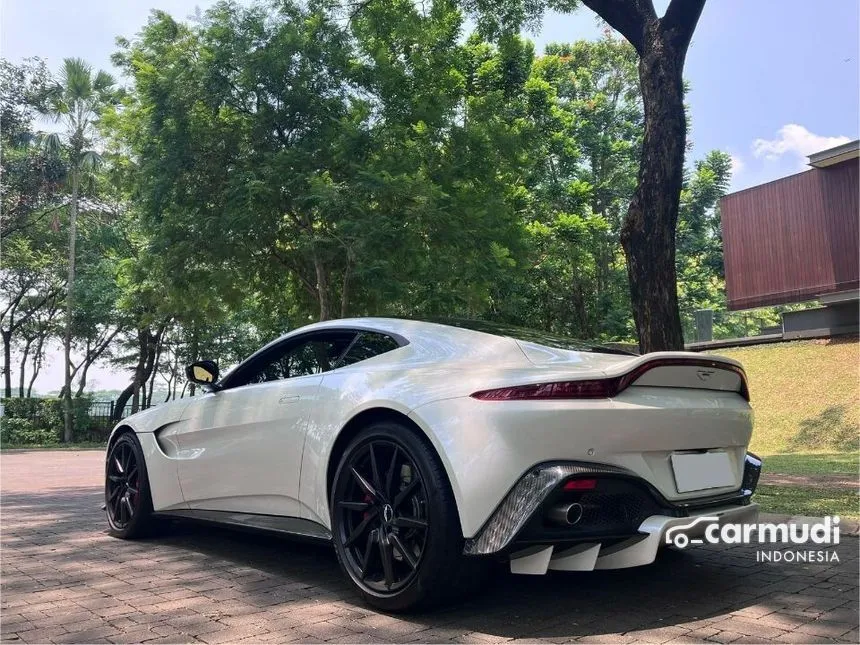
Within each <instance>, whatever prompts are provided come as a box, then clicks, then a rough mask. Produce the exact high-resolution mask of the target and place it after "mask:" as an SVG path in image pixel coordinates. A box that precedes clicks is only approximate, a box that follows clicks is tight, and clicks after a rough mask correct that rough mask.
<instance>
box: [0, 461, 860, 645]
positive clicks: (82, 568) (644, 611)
mask: <svg viewBox="0 0 860 645" xmlns="http://www.w3.org/2000/svg"><path fill="white" fill-rule="evenodd" d="M101 459H102V454H101V453H100V452H24V453H4V454H3V455H2V457H0V468H2V479H0V484H2V518H0V529H2V589H0V591H2V608H0V611H2V614H0V618H2V626H0V632H2V639H3V641H4V642H49V641H53V642H67V643H72V642H114V643H126V642H141V641H146V642H197V641H203V642H206V643H221V642H237V641H240V640H245V641H247V642H291V641H312V642H319V641H331V642H350V643H362V642H403V641H415V642H452V641H453V642H494V641H506V640H511V639H525V640H528V641H531V642H536V641H538V642H564V641H583V642H621V643H626V642H637V641H641V642H652V643H662V642H702V641H716V642H771V641H773V642H789V643H795V642H830V641H831V640H841V641H845V642H854V643H856V642H858V633H857V616H858V613H857V612H858V605H857V592H858V588H857V578H858V559H857V555H858V554H857V548H858V544H857V540H856V539H855V538H843V544H842V545H841V546H840V547H839V551H838V553H839V556H840V559H841V562H840V563H839V564H816V565H797V564H794V565H787V564H781V565H776V564H759V563H756V562H755V557H754V552H753V551H752V550H749V549H746V548H743V547H735V548H728V547H719V548H718V547H704V548H702V547H699V548H695V549H692V550H689V551H687V552H684V553H675V552H667V553H666V554H665V555H664V556H662V557H661V558H660V559H659V560H658V562H657V563H655V564H653V565H651V566H648V567H641V568H638V569H631V570H627V571H607V572H594V573H583V574H551V575H549V576H546V577H518V576H510V575H501V576H499V578H498V579H496V580H495V581H494V582H493V584H491V585H489V586H488V587H487V589H486V591H485V593H483V594H481V595H480V597H477V598H474V599H472V600H470V601H469V602H467V603H464V604H460V605H458V606H456V607H450V608H448V609H445V610H443V611H438V612H435V613H432V614H424V615H417V616H410V617H407V618H396V617H390V616H386V615H383V614H379V613H376V612H373V611H371V610H369V609H367V608H365V607H363V606H362V605H360V604H358V603H357V602H356V600H355V598H354V597H353V596H352V594H351V593H350V591H349V589H348V588H347V587H346V585H345V584H344V582H343V580H342V578H341V575H340V572H339V570H338V568H337V563H336V562H335V558H334V555H333V553H332V552H331V551H330V550H329V549H327V548H322V547H314V546H309V545H303V544H297V543H293V542H288V541H284V540H279V539H274V538H268V537H260V536H255V535H249V534H243V533H235V532H231V531H227V530H220V529H212V528H208V527H197V526H182V527H179V528H178V529H176V530H173V531H172V532H170V533H169V534H168V535H167V536H164V537H161V538H158V539H155V540H149V541H145V542H122V541H119V540H115V539H112V538H110V537H108V536H107V534H106V532H105V522H104V519H103V514H102V512H101V511H100V509H99V506H100V504H101V497H100V495H101V492H100V490H101V489H100V479H101V472H102V466H101Z"/></svg>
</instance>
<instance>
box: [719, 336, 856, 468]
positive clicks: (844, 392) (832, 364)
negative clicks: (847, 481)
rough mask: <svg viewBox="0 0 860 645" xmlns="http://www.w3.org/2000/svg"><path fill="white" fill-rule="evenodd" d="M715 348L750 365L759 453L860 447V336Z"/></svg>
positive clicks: (841, 450)
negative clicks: (859, 379) (859, 369)
mask: <svg viewBox="0 0 860 645" xmlns="http://www.w3.org/2000/svg"><path fill="white" fill-rule="evenodd" d="M713 353H714V354H719V355H721V356H728V357H729V358H733V359H735V360H737V361H740V362H741V363H742V364H743V366H744V369H745V370H746V373H747V377H748V378H749V386H750V396H751V399H752V400H751V404H752V407H753V410H754V411H755V429H754V431H753V437H752V443H751V445H750V450H752V451H753V452H755V453H758V454H761V455H775V454H781V453H847V452H851V451H855V454H856V451H857V450H858V448H860V445H858V441H860V390H858V377H860V372H858V367H860V342H858V340H857V338H856V337H853V338H848V339H837V340H834V341H818V340H807V341H795V342H791V343H775V344H772V345H756V346H752V347H741V348H731V349H721V350H717V351H714V352H713ZM855 463H856V457H855ZM854 470H855V471H856V470H857V469H856V467H855V468H854Z"/></svg>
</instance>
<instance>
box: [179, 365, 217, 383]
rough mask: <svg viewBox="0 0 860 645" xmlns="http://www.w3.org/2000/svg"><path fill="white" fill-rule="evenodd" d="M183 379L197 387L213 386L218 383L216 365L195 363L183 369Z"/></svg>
mask: <svg viewBox="0 0 860 645" xmlns="http://www.w3.org/2000/svg"><path fill="white" fill-rule="evenodd" d="M185 377H186V378H187V379H188V380H189V381H191V382H192V383H197V384H198V385H210V386H211V385H214V384H215V383H216V382H217V381H218V363H216V362H215V361H195V362H194V363H191V365H189V366H188V367H186V368H185Z"/></svg>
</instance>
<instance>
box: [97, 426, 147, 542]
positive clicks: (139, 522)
mask: <svg viewBox="0 0 860 645" xmlns="http://www.w3.org/2000/svg"><path fill="white" fill-rule="evenodd" d="M105 512H106V514H107V520H108V525H109V527H110V533H111V535H114V536H115V537H120V538H135V537H141V536H143V535H145V534H147V533H149V531H150V529H151V528H152V527H153V518H152V498H151V496H150V492H149V479H148V476H147V472H146V463H145V461H144V459H143V451H142V450H141V449H140V443H139V442H138V440H137V437H136V436H135V435H134V434H133V433H131V432H128V433H125V434H122V435H120V436H119V437H118V438H117V439H116V441H114V442H113V444H112V445H111V447H110V450H109V452H108V456H107V461H106V463H105Z"/></svg>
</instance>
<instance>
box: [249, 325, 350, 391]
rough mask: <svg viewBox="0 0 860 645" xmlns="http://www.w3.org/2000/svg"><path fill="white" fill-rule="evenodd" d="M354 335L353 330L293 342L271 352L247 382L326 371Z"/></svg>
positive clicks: (273, 379)
mask: <svg viewBox="0 0 860 645" xmlns="http://www.w3.org/2000/svg"><path fill="white" fill-rule="evenodd" d="M353 338H355V334H354V333H352V332H348V333H338V334H331V335H327V336H324V337H317V338H314V339H311V340H308V341H305V342H304V343H301V344H299V345H293V346H292V347H290V348H289V349H287V350H286V351H284V352H283V353H280V354H278V353H275V354H273V355H271V356H270V357H269V359H268V360H266V362H265V363H263V364H262V365H261V366H260V367H259V368H258V369H257V370H256V371H255V373H254V375H253V376H252V377H251V378H250V379H249V380H248V383H266V382H268V381H279V380H281V379H287V378H294V377H296V376H307V375H309V374H321V373H323V372H328V371H329V370H330V369H333V368H334V367H335V365H336V364H337V361H338V359H339V358H340V357H341V356H342V355H343V353H344V351H346V348H347V347H349V344H350V343H351V342H352V340H353Z"/></svg>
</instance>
